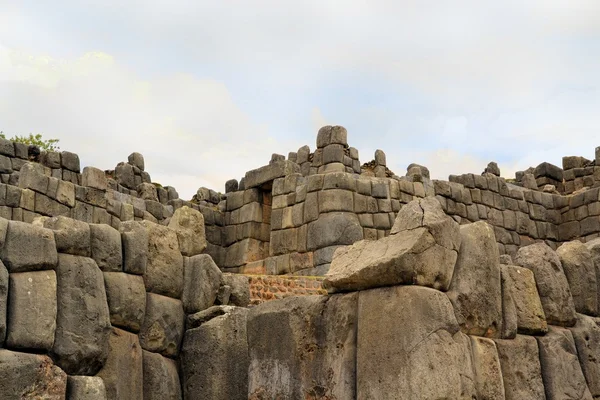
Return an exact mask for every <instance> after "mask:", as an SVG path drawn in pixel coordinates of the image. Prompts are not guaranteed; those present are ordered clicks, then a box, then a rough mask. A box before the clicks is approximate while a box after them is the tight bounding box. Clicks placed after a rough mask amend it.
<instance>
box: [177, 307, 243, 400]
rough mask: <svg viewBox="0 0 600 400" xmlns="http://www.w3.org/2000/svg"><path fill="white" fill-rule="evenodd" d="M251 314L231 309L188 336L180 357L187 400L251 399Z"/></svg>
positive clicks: (190, 331)
mask: <svg viewBox="0 0 600 400" xmlns="http://www.w3.org/2000/svg"><path fill="white" fill-rule="evenodd" d="M247 314H248V310H247V309H243V308H237V307H228V309H227V312H225V313H224V314H217V315H214V316H213V317H212V318H211V319H210V320H207V321H206V322H204V323H203V324H202V325H200V326H199V327H197V328H195V329H191V330H188V331H187V332H186V334H185V339H184V342H183V347H182V350H181V357H180V364H181V381H182V387H183V395H184V398H185V399H188V398H198V399H214V400H219V399H222V400H242V399H247V398H249V395H248V393H249V392H248V342H247V338H246V318H247ZM215 377H219V379H215Z"/></svg>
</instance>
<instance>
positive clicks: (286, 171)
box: [244, 160, 300, 189]
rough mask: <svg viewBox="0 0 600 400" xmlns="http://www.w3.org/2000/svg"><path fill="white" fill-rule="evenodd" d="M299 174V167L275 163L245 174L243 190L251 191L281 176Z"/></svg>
mask: <svg viewBox="0 0 600 400" xmlns="http://www.w3.org/2000/svg"><path fill="white" fill-rule="evenodd" d="M297 173H300V166H299V165H298V164H296V163H295V162H292V161H287V160H282V161H275V162H273V163H270V164H269V165H265V166H264V167H260V168H258V169H254V170H252V171H248V172H246V176H245V177H244V188H245V189H251V188H253V187H258V186H260V185H262V184H263V183H267V182H270V181H273V180H275V179H277V178H281V177H282V176H286V175H290V174H297Z"/></svg>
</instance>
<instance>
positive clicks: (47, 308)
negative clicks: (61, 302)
mask: <svg viewBox="0 0 600 400" xmlns="http://www.w3.org/2000/svg"><path fill="white" fill-rule="evenodd" d="M8 293H9V297H8V335H7V337H6V345H7V346H8V347H11V348H16V349H19V348H20V349H37V350H50V349H51V348H52V344H53V343H54V331H55V329H56V273H55V272H54V271H36V272H21V273H14V274H10V286H9V291H8Z"/></svg>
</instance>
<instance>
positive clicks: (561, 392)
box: [536, 327, 592, 400]
mask: <svg viewBox="0 0 600 400" xmlns="http://www.w3.org/2000/svg"><path fill="white" fill-rule="evenodd" d="M536 339H537V341H538V345H539V348H540V364H541V366H542V377H543V379H544V387H545V389H546V397H547V398H548V399H586V400H591V399H592V395H591V393H590V390H589V389H588V387H587V384H586V381H585V377H584V375H583V372H582V370H581V366H580V365H579V359H578V358H577V348H576V347H575V342H574V340H573V335H572V334H571V332H570V331H569V330H568V329H564V328H558V327H550V329H549V331H548V334H546V335H545V336H540V337H537V338H536Z"/></svg>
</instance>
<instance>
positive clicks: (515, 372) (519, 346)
mask: <svg viewBox="0 0 600 400" xmlns="http://www.w3.org/2000/svg"><path fill="white" fill-rule="evenodd" d="M494 341H495V342H496V349H497V350H498V357H499V359H500V367H501V369H502V379H503V381H504V391H505V396H506V400H524V399H532V400H534V399H535V400H537V399H539V400H545V399H546V396H545V393H544V382H543V380H542V368H541V366H540V358H539V351H538V345H537V342H536V341H535V338H534V337H531V336H525V335H517V337H516V338H514V339H511V340H498V339H496V340H494Z"/></svg>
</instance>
